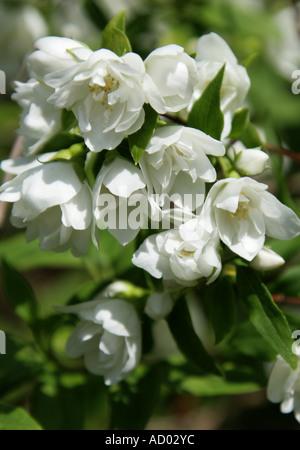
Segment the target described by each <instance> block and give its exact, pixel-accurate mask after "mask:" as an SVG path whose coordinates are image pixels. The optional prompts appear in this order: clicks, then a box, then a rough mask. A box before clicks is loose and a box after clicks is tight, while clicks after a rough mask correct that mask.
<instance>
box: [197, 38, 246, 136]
mask: <svg viewBox="0 0 300 450" xmlns="http://www.w3.org/2000/svg"><path fill="white" fill-rule="evenodd" d="M196 51H197V54H196V63H197V69H198V82H197V84H196V86H195V93H194V97H193V102H192V103H194V102H195V100H197V99H198V98H199V97H200V96H201V94H202V93H203V92H204V90H205V89H206V87H207V85H208V84H209V83H210V81H211V80H212V79H213V78H214V77H215V76H216V75H217V73H218V72H219V71H220V69H221V67H222V66H223V65H224V64H226V65H225V73H224V78H223V83H222V87H221V109H222V111H223V113H224V121H225V123H224V130H223V133H222V136H224V137H226V136H227V135H228V133H229V132H230V129H231V119H232V115H233V113H234V111H235V110H236V109H237V108H239V107H241V106H242V105H243V102H244V100H245V98H246V96H247V93H248V90H249V87H250V79H249V77H248V74H247V71H246V69H245V67H243V66H241V65H239V64H238V61H237V59H236V57H235V55H234V54H233V52H232V50H231V49H230V47H229V46H228V44H227V43H226V42H225V41H224V39H222V38H221V37H220V36H218V35H217V34H215V33H209V34H206V35H204V36H201V37H200V38H199V39H198V41H197V44H196ZM191 106H192V104H191V105H190V106H189V109H191Z"/></svg>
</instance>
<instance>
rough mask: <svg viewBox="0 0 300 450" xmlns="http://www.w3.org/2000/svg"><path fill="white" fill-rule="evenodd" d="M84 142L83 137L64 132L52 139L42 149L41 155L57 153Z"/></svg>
mask: <svg viewBox="0 0 300 450" xmlns="http://www.w3.org/2000/svg"><path fill="white" fill-rule="evenodd" d="M80 142H83V138H82V136H79V135H78V134H74V133H69V132H67V131H64V132H62V133H59V134H57V135H56V136H54V137H53V138H51V139H50V140H49V141H48V142H46V144H45V145H44V146H43V148H42V149H41V153H47V152H57V151H58V150H62V149H65V148H69V147H70V146H71V145H73V144H77V143H80Z"/></svg>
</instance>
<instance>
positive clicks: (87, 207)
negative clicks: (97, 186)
mask: <svg viewBox="0 0 300 450" xmlns="http://www.w3.org/2000/svg"><path fill="white" fill-rule="evenodd" d="M61 210H62V223H63V224H64V225H65V226H66V227H72V228H74V229H75V230H85V229H86V228H87V227H88V226H89V225H90V223H91V219H92V196H91V191H90V189H89V187H88V186H86V185H82V188H81V190H80V191H79V193H78V194H77V195H75V196H74V197H73V198H72V199H71V200H69V201H68V202H66V203H64V204H62V205H61Z"/></svg>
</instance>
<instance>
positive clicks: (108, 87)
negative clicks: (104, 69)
mask: <svg viewBox="0 0 300 450" xmlns="http://www.w3.org/2000/svg"><path fill="white" fill-rule="evenodd" d="M104 82H105V84H104V86H102V85H100V84H97V83H94V84H90V85H89V90H90V92H92V93H93V94H95V96H98V95H99V94H101V92H103V93H104V95H103V98H102V102H101V103H102V105H107V99H108V94H109V93H110V92H113V91H116V90H117V89H118V87H119V81H118V80H116V79H115V78H114V77H113V76H112V75H111V74H107V75H105V77H104Z"/></svg>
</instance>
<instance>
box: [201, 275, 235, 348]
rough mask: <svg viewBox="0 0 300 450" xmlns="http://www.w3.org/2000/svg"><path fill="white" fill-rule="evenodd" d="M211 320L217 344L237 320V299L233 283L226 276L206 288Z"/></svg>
mask: <svg viewBox="0 0 300 450" xmlns="http://www.w3.org/2000/svg"><path fill="white" fill-rule="evenodd" d="M205 296H206V297H208V306H209V313H210V319H211V322H212V326H213V329H214V332H215V336H216V344H218V343H219V342H221V341H222V340H223V339H224V337H225V336H227V335H228V333H229V332H230V331H231V330H232V328H233V326H234V324H235V319H236V299H235V292H234V289H233V286H232V282H231V280H230V278H229V277H226V276H224V277H223V278H220V279H219V280H217V281H216V282H215V283H212V284H211V285H210V286H208V287H207V288H206V291H205Z"/></svg>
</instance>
